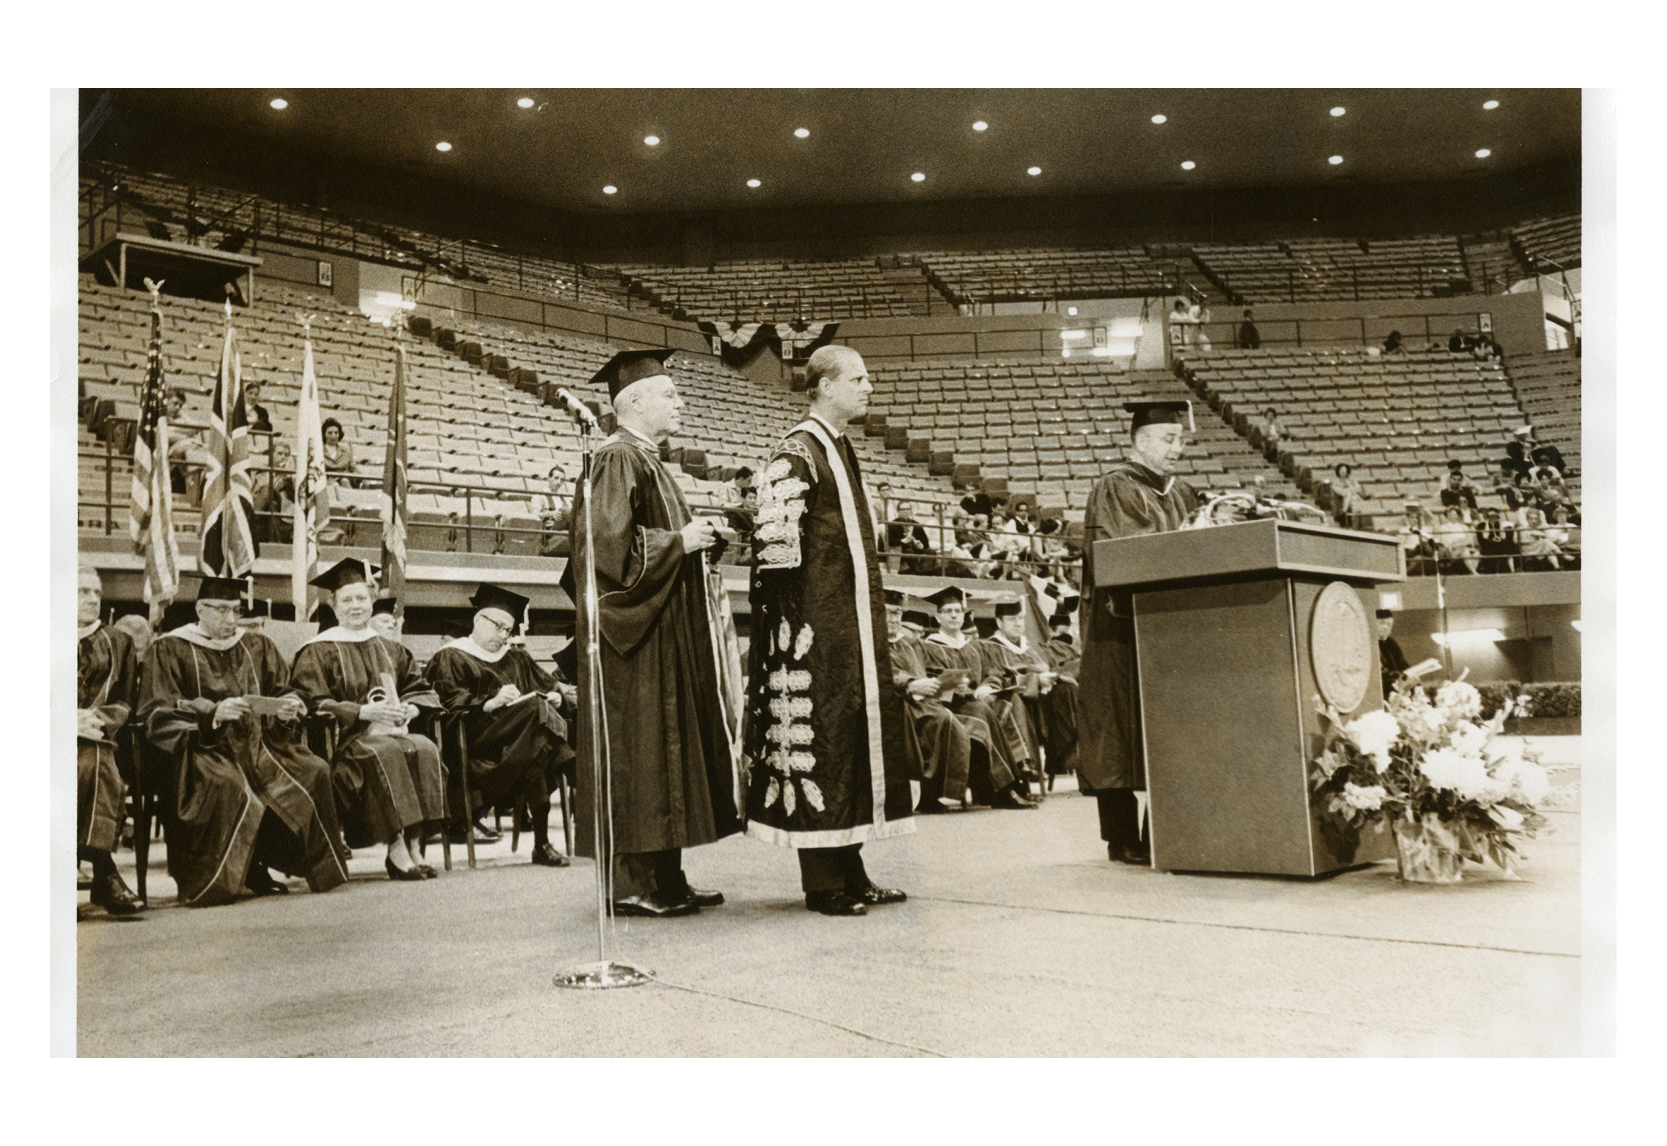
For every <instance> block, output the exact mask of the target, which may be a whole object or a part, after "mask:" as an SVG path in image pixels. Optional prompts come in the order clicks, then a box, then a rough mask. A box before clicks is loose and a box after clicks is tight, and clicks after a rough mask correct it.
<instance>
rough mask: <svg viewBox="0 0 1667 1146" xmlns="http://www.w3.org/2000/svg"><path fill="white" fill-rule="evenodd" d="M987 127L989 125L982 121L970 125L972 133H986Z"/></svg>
mask: <svg viewBox="0 0 1667 1146" xmlns="http://www.w3.org/2000/svg"><path fill="white" fill-rule="evenodd" d="M989 127H990V125H989V124H987V123H985V122H984V121H983V120H979V121H978V122H977V123H975V124H973V125H972V129H973V130H974V131H988V130H989Z"/></svg>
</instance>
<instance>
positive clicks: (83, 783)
mask: <svg viewBox="0 0 1667 1146" xmlns="http://www.w3.org/2000/svg"><path fill="white" fill-rule="evenodd" d="M103 607H104V583H103V582H102V581H101V580H100V579H99V575H98V570H97V569H94V568H93V567H92V566H91V565H82V566H81V568H80V569H79V570H78V571H77V575H76V594H75V620H76V633H75V636H76V689H75V778H76V799H75V850H76V856H77V858H78V859H82V860H85V861H87V862H88V863H90V864H92V865H93V887H92V896H91V898H92V902H93V906H95V907H102V908H104V910H105V911H107V912H108V913H109V914H111V915H132V914H133V913H134V912H137V911H143V910H144V909H145V901H144V900H142V899H140V898H139V897H138V896H136V895H134V894H133V892H132V891H130V890H129V889H128V886H127V884H126V882H124V881H123V880H122V877H121V873H120V872H118V871H117V870H116V861H115V860H114V859H113V858H112V857H111V855H110V853H111V852H113V851H115V850H116V842H117V840H118V839H120V837H121V830H122V820H123V819H124V817H125V815H126V812H125V811H124V809H123V804H122V799H123V796H124V794H125V793H126V791H127V786H126V784H124V783H123V781H122V774H121V771H120V770H119V769H118V768H117V767H116V738H117V737H118V736H119V735H120V734H121V731H122V728H123V727H124V726H125V725H126V724H127V719H128V717H129V716H130V715H132V712H133V694H134V692H135V690H136V689H137V688H138V685H139V679H138V678H139V665H138V662H137V661H136V660H135V659H134V655H133V643H132V641H130V640H129V639H128V635H127V633H125V632H123V631H122V630H121V629H117V628H111V627H109V626H106V625H104V624H102V623H101V622H100V621H99V613H100V611H101V610H102V609H103ZM147 635H148V630H147Z"/></svg>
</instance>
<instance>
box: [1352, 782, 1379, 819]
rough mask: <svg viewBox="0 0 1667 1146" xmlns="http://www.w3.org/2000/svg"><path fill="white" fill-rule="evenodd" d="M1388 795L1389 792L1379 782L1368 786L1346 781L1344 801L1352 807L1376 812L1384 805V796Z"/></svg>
mask: <svg viewBox="0 0 1667 1146" xmlns="http://www.w3.org/2000/svg"><path fill="white" fill-rule="evenodd" d="M1387 795H1389V793H1388V792H1386V791H1384V790H1383V788H1382V786H1381V785H1378V784H1373V785H1372V786H1371V787H1368V788H1362V787H1360V786H1358V785H1356V784H1349V783H1346V782H1345V783H1344V785H1343V802H1344V803H1346V804H1348V806H1349V807H1351V808H1359V809H1360V810H1361V811H1362V812H1375V811H1377V810H1378V809H1379V808H1381V807H1383V798H1384V797H1385V796H1387Z"/></svg>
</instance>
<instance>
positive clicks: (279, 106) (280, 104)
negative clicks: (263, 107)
mask: <svg viewBox="0 0 1667 1146" xmlns="http://www.w3.org/2000/svg"><path fill="white" fill-rule="evenodd" d="M268 106H270V107H271V108H272V110H273V111H283V110H284V109H285V108H286V107H288V106H289V101H288V100H287V99H284V98H283V97H282V96H280V97H278V98H277V99H275V100H273V101H272V102H271V104H269V105H268Z"/></svg>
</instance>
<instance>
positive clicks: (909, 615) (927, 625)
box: [903, 609, 938, 629]
mask: <svg viewBox="0 0 1667 1146" xmlns="http://www.w3.org/2000/svg"><path fill="white" fill-rule="evenodd" d="M903 623H904V624H905V625H917V626H919V627H920V628H922V629H932V628H936V627H937V624H938V622H937V621H936V620H934V619H933V617H932V614H930V613H923V612H921V611H920V610H919V609H905V610H903Z"/></svg>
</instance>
